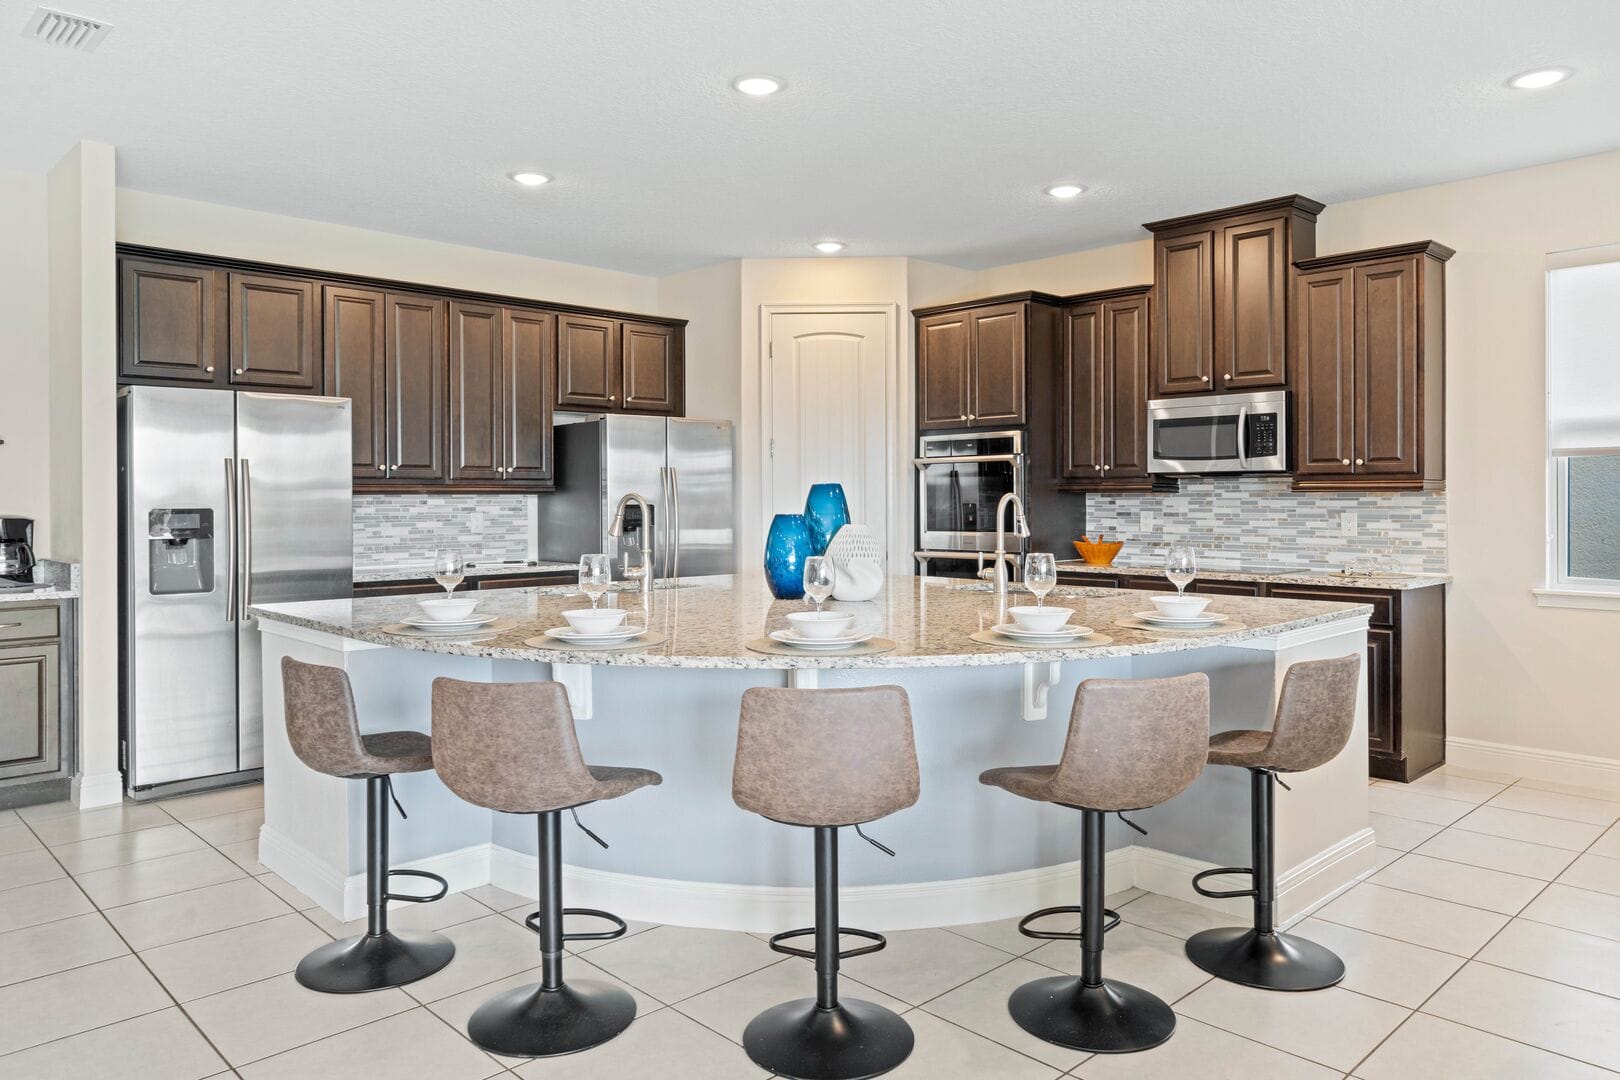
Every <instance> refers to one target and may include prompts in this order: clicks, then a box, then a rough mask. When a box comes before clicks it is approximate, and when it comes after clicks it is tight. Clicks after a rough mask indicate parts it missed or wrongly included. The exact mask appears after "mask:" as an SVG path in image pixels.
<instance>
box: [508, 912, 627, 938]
mask: <svg viewBox="0 0 1620 1080" xmlns="http://www.w3.org/2000/svg"><path fill="white" fill-rule="evenodd" d="M562 913H563V914H564V915H585V916H588V917H590V918H592V919H606V920H607V921H608V922H610V923H613V924H614V928H613V929H612V930H599V931H597V932H595V933H590V934H564V935H563V936H562V939H563V940H564V941H613V940H616V939H618V938H622V937H624V935H625V934H627V933H629V932H630V928H629V927H628V926H626V925H625V922H624V920H623V919H621V918H619V917H618V916H617V915H615V914H613V913H612V912H611V911H598V910H597V909H596V908H588V907H565V908H563V909H562ZM523 925H524V926H527V927H528V928H529V929H530V930H532V931H534V932H535V933H536V934H538V933H539V932H540V913H539V912H538V911H531V912H529V915H528V917H527V918H525V919H524V920H523Z"/></svg>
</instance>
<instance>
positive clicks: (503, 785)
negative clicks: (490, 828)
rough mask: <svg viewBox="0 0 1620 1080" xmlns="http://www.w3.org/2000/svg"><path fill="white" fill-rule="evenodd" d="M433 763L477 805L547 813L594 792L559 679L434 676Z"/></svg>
mask: <svg viewBox="0 0 1620 1080" xmlns="http://www.w3.org/2000/svg"><path fill="white" fill-rule="evenodd" d="M433 770H434V771H435V772H437V773H438V774H439V779H440V780H443V781H444V784H445V786H446V787H448V788H449V789H450V790H451V791H453V792H455V793H456V795H457V796H458V797H460V798H462V799H465V800H466V801H467V802H470V803H472V804H473V805H475V806H483V807H487V808H488V809H490V810H500V811H503V812H505V813H508V814H543V813H546V812H548V811H551V810H561V809H563V808H565V807H569V806H579V805H580V804H582V803H586V802H590V801H591V800H592V799H594V798H595V797H596V791H597V786H596V778H595V777H593V776H592V775H591V771H590V769H589V768H587V767H586V765H585V758H584V757H583V755H581V754H580V750H579V736H578V734H577V733H576V732H575V730H574V714H573V711H572V710H571V709H570V708H569V706H568V692H567V691H566V690H564V689H563V685H562V684H561V683H558V682H525V683H483V682H463V681H461V680H460V679H443V678H440V679H434V680H433Z"/></svg>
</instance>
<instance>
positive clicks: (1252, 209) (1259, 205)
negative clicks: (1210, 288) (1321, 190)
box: [1142, 194, 1327, 232]
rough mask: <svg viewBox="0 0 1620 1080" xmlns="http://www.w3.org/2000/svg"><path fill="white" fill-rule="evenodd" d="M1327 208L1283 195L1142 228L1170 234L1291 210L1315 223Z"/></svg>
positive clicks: (1304, 198) (1206, 211)
mask: <svg viewBox="0 0 1620 1080" xmlns="http://www.w3.org/2000/svg"><path fill="white" fill-rule="evenodd" d="M1326 207H1327V204H1326V203H1320V202H1317V201H1316V200H1315V199H1308V198H1306V197H1305V196H1304V195H1297V194H1296V195H1281V196H1278V197H1277V198H1275V199H1261V200H1260V201H1259V202H1251V203H1243V204H1242V205H1239V206H1227V207H1223V208H1221V209H1219V210H1204V211H1201V212H1199V213H1196V214H1183V215H1182V216H1181V217H1173V218H1165V219H1164V220H1162V221H1149V222H1146V223H1144V224H1143V226H1142V228H1144V229H1147V230H1148V231H1149V232H1168V231H1170V230H1172V229H1180V228H1184V227H1186V226H1188V225H1203V224H1206V223H1208V222H1212V221H1221V220H1223V219H1225V218H1231V217H1238V216H1240V215H1246V214H1259V213H1264V212H1266V211H1268V210H1290V211H1293V212H1294V213H1296V214H1303V215H1305V216H1306V217H1308V218H1310V219H1311V220H1312V221H1315V220H1316V215H1317V214H1320V213H1321V212H1322V211H1323V210H1324V209H1325V208H1326Z"/></svg>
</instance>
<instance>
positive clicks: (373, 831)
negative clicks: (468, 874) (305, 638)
mask: <svg viewBox="0 0 1620 1080" xmlns="http://www.w3.org/2000/svg"><path fill="white" fill-rule="evenodd" d="M281 687H282V696H283V698H284V700H285V702H286V723H287V741H288V742H290V743H291V744H292V749H293V753H294V754H296V755H298V760H300V761H302V762H303V763H304V764H305V765H308V766H309V767H310V768H311V769H314V770H315V771H316V772H320V773H326V774H327V775H328V776H337V777H342V778H343V779H345V780H364V781H365V782H366V932H365V933H364V934H361V935H359V936H358V937H351V938H344V939H343V940H342V941H334V942H332V943H331V944H330V945H322V946H321V947H320V948H318V949H316V950H315V951H314V952H312V953H310V954H309V955H308V956H306V957H304V958H303V959H302V960H300V961H299V962H298V969H297V971H295V972H294V975H295V976H296V977H297V979H298V981H299V982H300V983H302V984H303V985H305V986H307V987H309V988H310V989H311V990H319V991H320V992H321V993H324V994H360V993H365V992H366V991H368V990H385V989H387V988H388V987H391V986H404V985H405V984H406V983H413V982H415V981H416V980H418V979H425V978H427V977H428V976H429V975H432V974H433V973H434V972H435V971H438V970H439V969H440V968H442V967H444V966H445V965H446V964H448V963H449V962H450V959H451V957H453V956H455V955H456V946H455V942H453V941H451V940H450V939H449V938H447V937H445V936H444V935H442V934H429V933H417V932H413V931H404V930H390V929H388V901H390V900H409V901H411V902H412V903H418V904H424V903H430V902H432V901H434V900H442V899H443V898H444V895H445V893H447V892H448V891H449V890H450V886H449V884H448V883H447V882H446V881H445V880H444V878H442V877H440V876H439V875H438V874H430V873H428V872H427V871H426V870H390V869H389V868H388V800H389V799H390V798H392V797H393V794H394V788H393V784H392V783H391V782H390V781H389V777H390V776H392V775H393V774H394V773H404V772H424V771H426V770H428V769H431V768H433V740H432V739H430V738H429V737H428V736H426V735H424V734H422V733H421V732H420V731H379V732H374V733H373V734H370V735H362V734H361V733H360V722H359V720H358V719H357V718H356V716H355V710H354V692H353V689H352V688H351V687H350V686H349V676H348V673H347V672H345V671H343V670H342V669H341V668H334V667H324V666H322V665H319V664H305V663H302V662H301V661H298V660H294V659H292V658H291V657H288V656H284V657H282V658H281ZM394 805H395V806H396V807H397V806H399V800H398V799H394ZM400 816H401V817H404V816H405V811H404V810H403V809H401V810H400ZM394 876H400V877H419V878H426V879H428V880H429V881H436V882H438V884H439V891H438V892H436V893H434V894H432V895H431V896H411V895H408V894H404V893H394V892H389V891H388V879H389V878H390V877H394Z"/></svg>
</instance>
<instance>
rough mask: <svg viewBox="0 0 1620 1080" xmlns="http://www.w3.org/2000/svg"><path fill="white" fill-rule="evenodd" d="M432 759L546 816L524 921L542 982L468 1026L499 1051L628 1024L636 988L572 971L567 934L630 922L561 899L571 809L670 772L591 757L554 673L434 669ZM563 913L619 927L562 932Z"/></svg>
mask: <svg viewBox="0 0 1620 1080" xmlns="http://www.w3.org/2000/svg"><path fill="white" fill-rule="evenodd" d="M433 765H434V768H436V769H437V770H438V772H439V779H441V780H443V781H444V784H445V786H446V787H448V788H449V789H450V790H451V791H453V792H455V793H456V794H457V795H458V796H460V797H461V798H463V799H465V800H466V801H467V802H470V803H472V804H473V805H475V806H483V807H487V808H488V809H490V810H498V811H500V812H501V813H504V814H535V815H537V816H538V818H539V824H540V849H539V862H540V904H539V910H538V911H536V912H535V913H534V914H532V915H530V916H529V917H528V919H527V920H525V923H526V925H527V926H528V927H529V929H530V930H533V931H534V932H535V933H537V934H538V935H539V936H540V964H541V972H540V982H539V983H537V984H535V985H532V986H520V987H518V988H517V989H515V990H508V991H507V992H506V993H504V994H500V995H498V996H496V997H493V998H491V999H490V1000H488V1001H486V1002H484V1003H483V1004H482V1005H480V1006H479V1007H478V1011H476V1012H475V1013H473V1014H472V1018H471V1019H469V1020H468V1021H467V1034H468V1036H470V1037H471V1039H472V1041H473V1042H475V1043H477V1044H478V1045H479V1046H481V1047H483V1048H484V1049H485V1050H488V1051H490V1052H491V1053H494V1054H506V1055H508V1056H513V1057H551V1056H552V1055H554V1054H572V1053H574V1052H575V1051H578V1050H586V1049H589V1048H590V1047H593V1046H596V1045H598V1044H600V1043H604V1042H607V1041H608V1040H609V1039H611V1038H613V1037H614V1036H615V1035H617V1034H619V1032H621V1031H623V1030H624V1029H625V1028H627V1027H629V1026H630V1021H632V1020H634V1019H635V1018H636V1002H635V999H634V998H632V997H631V996H630V995H629V994H627V993H625V992H624V991H623V990H620V989H618V988H617V987H614V986H609V985H607V984H606V983H600V982H590V981H585V980H581V981H579V982H570V983H565V982H563V977H562V962H563V946H564V944H565V943H567V942H570V941H581V940H591V941H605V940H610V939H612V938H617V937H622V936H624V932H625V925H624V920H623V919H621V918H619V917H618V916H616V915H610V914H608V913H607V912H605V911H597V910H595V909H594V908H565V907H563V906H562V812H563V811H564V810H570V811H572V810H573V809H574V808H575V807H579V806H584V805H585V804H586V803H592V802H601V801H602V800H604V799H617V798H618V797H619V796H621V795H628V794H630V792H632V791H635V790H636V789H637V788H643V787H647V786H649V785H651V784H660V783H663V779H664V778H663V777H661V776H659V775H658V774H657V773H655V772H653V771H652V770H651V769H631V768H621V767H619V766H614V765H587V764H585V759H584V757H583V756H581V754H580V750H579V737H578V735H577V733H576V732H575V730H574V714H573V712H572V711H571V710H570V709H569V706H568V692H567V691H566V690H564V689H563V686H562V684H561V683H556V682H530V683H475V682H461V681H459V680H457V679H434V680H433ZM575 820H576V821H577V820H578V818H577V816H576V818H575ZM581 828H584V826H581ZM586 832H587V834H588V835H590V837H591V838H592V839H593V840H595V841H596V842H597V843H599V844H602V840H601V838H600V837H597V836H596V834H594V833H591V832H590V831H589V830H586ZM602 846H603V847H606V846H607V845H606V844H602ZM564 915H589V916H592V917H595V918H600V919H606V920H608V921H610V922H612V923H614V924H616V926H615V928H614V929H613V930H607V931H603V932H600V933H578V934H565V933H563V928H562V927H563V916H564Z"/></svg>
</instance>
